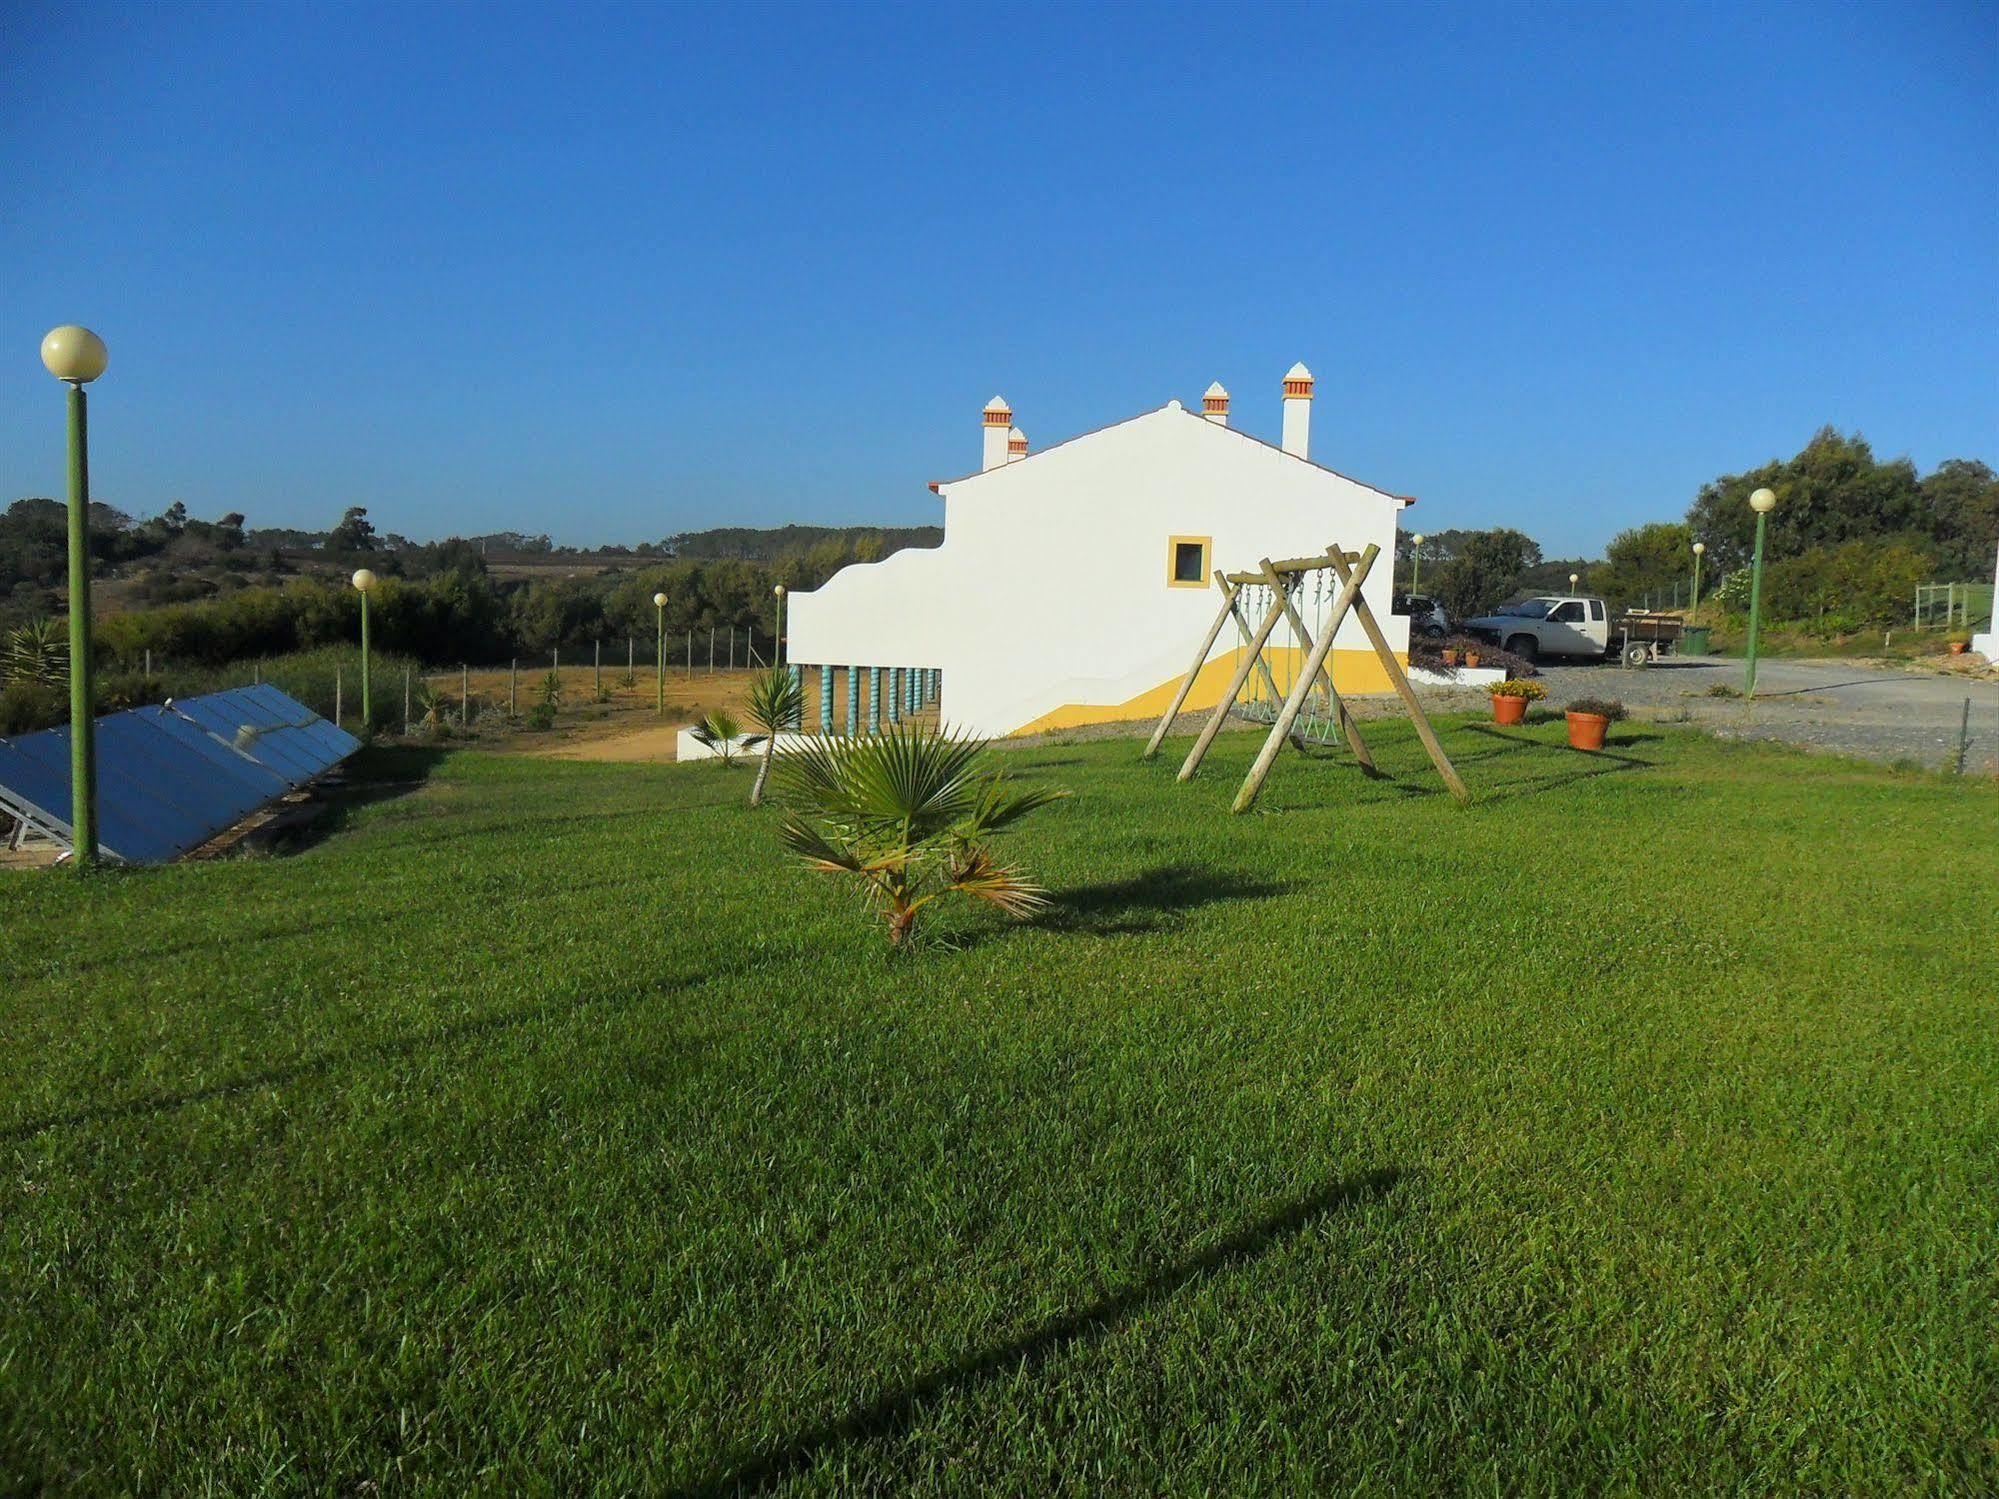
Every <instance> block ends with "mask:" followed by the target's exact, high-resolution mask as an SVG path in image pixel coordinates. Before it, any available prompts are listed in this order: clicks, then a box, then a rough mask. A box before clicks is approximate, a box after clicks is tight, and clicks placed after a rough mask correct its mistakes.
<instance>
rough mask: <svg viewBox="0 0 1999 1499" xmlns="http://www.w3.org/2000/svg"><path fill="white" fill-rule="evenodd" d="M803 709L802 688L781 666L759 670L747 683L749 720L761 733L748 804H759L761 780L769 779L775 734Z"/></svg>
mask: <svg viewBox="0 0 1999 1499" xmlns="http://www.w3.org/2000/svg"><path fill="white" fill-rule="evenodd" d="M804 712H805V689H804V688H803V687H801V686H800V685H799V683H798V679H797V678H796V677H794V676H793V675H792V674H791V669H790V668H789V667H785V666H773V667H772V668H771V669H770V670H769V671H765V672H759V673H758V674H757V677H756V680H755V681H753V682H751V683H750V700H749V714H750V722H751V723H753V724H755V725H756V727H757V728H758V729H759V730H761V731H762V733H763V751H764V752H763V759H762V761H761V762H760V763H759V764H758V765H757V778H756V782H755V783H754V784H753V785H752V786H751V787H750V805H751V806H752V807H758V806H762V805H763V799H764V783H765V782H766V781H768V780H769V779H770V766H771V761H772V760H773V759H774V758H775V757H776V755H777V736H778V735H779V734H780V733H782V732H783V731H784V730H786V729H788V728H791V727H792V726H793V725H795V724H796V723H797V722H798V720H799V719H800V717H802V716H803V714H804Z"/></svg>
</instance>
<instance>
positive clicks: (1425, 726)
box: [1143, 545, 1471, 812]
mask: <svg viewBox="0 0 1999 1499" xmlns="http://www.w3.org/2000/svg"><path fill="white" fill-rule="evenodd" d="M1380 552H1381V549H1380V548H1379V547H1377V546H1373V545H1370V546H1368V547H1367V548H1366V549H1365V550H1363V551H1359V552H1343V551H1341V550H1340V549H1339V547H1338V546H1329V547H1327V548H1326V550H1325V552H1324V553H1323V554H1321V555H1319V556H1317V557H1291V558H1287V559H1285V560H1284V561H1282V562H1272V561H1271V560H1270V559H1269V558H1268V557H1265V558H1263V559H1262V560H1261V561H1259V562H1258V563H1257V565H1256V571H1255V572H1239V573H1228V572H1223V571H1221V570H1220V569H1217V570H1216V572H1215V587H1216V588H1218V589H1220V590H1221V595H1222V607H1221V609H1220V610H1219V611H1218V612H1217V613H1216V615H1215V620H1214V623H1213V624H1211V625H1210V626H1209V627H1208V633H1207V634H1206V635H1205V636H1204V637H1203V638H1202V640H1201V646H1200V649H1199V650H1197V651H1196V652H1195V653H1194V664H1193V665H1192V666H1190V667H1188V668H1187V675H1186V678H1185V679H1184V680H1183V681H1182V682H1181V683H1180V687H1179V690H1178V691H1177V692H1175V693H1174V694H1173V701H1172V702H1170V703H1168V704H1167V706H1166V712H1165V713H1164V714H1163V715H1162V716H1161V717H1160V720H1159V727H1158V728H1156V729H1154V730H1153V731H1152V738H1151V740H1150V741H1149V742H1148V743H1147V744H1146V746H1145V754H1144V756H1143V758H1144V759H1147V760H1150V759H1152V758H1154V757H1155V756H1156V755H1157V754H1158V753H1159V746H1160V745H1161V743H1163V742H1164V741H1165V738H1166V736H1167V735H1168V734H1169V733H1171V732H1172V729H1173V720H1174V719H1175V718H1177V717H1178V716H1179V714H1180V709H1181V708H1182V706H1184V705H1185V703H1186V701H1187V694H1188V693H1190V692H1192V691H1193V690H1194V681H1195V679H1196V678H1197V677H1199V676H1200V674H1201V669H1202V668H1203V667H1205V666H1206V665H1207V664H1208V656H1209V653H1210V652H1211V651H1213V650H1214V648H1215V641H1216V640H1217V639H1219V638H1220V636H1221V633H1222V631H1223V630H1224V629H1225V628H1226V627H1227V626H1228V624H1229V622H1230V621H1231V620H1233V621H1234V622H1235V625H1236V628H1237V629H1238V630H1239V631H1240V632H1241V633H1242V636H1243V638H1244V640H1245V641H1246V642H1247V644H1246V646H1245V648H1244V650H1243V651H1242V654H1241V659H1240V660H1238V661H1237V662H1236V669H1235V672H1234V674H1233V675H1232V676H1231V677H1230V678H1229V684H1228V687H1227V688H1226V689H1225V690H1224V691H1223V693H1222V697H1221V701H1220V702H1218V703H1216V704H1215V709H1214V712H1213V713H1212V714H1210V715H1209V718H1208V721H1207V723H1205V724H1204V725H1202V727H1201V733H1200V736H1199V737H1198V738H1196V739H1195V741H1194V747H1193V748H1192V749H1191V750H1189V751H1188V752H1187V759H1186V761H1185V762H1184V763H1183V764H1182V765H1181V767H1180V777H1179V778H1180V779H1181V780H1183V781H1186V780H1190V779H1192V778H1193V775H1194V772H1195V771H1197V770H1199V769H1200V768H1201V761H1202V760H1203V759H1204V758H1206V756H1207V753H1208V746H1209V745H1211V744H1213V743H1214V741H1215V735H1217V734H1219V733H1220V732H1221V729H1222V725H1223V724H1224V723H1225V722H1226V721H1227V720H1228V716H1229V714H1230V713H1231V712H1233V711H1234V709H1235V705H1236V700H1237V699H1238V698H1239V697H1240V696H1241V695H1242V690H1243V686H1244V684H1246V683H1247V682H1248V681H1249V678H1250V673H1251V672H1258V673H1261V677H1262V682H1263V685H1264V687H1265V688H1266V689H1267V690H1268V691H1269V693H1270V696H1271V699H1272V701H1273V702H1277V703H1280V704H1281V706H1280V707H1279V708H1278V709H1277V713H1276V717H1275V719H1274V720H1273V721H1272V722H1271V725H1270V734H1269V737H1268V738H1266V739H1265V740H1264V741H1263V748H1262V749H1261V750H1260V751H1258V753H1257V756H1256V762H1255V763H1254V764H1253V765H1251V766H1250V768H1249V774H1248V775H1247V776H1245V777H1244V778H1243V783H1242V789H1241V790H1239V791H1237V792H1236V798H1235V805H1234V807H1233V808H1232V809H1231V810H1233V811H1236V812H1247V811H1248V810H1249V809H1250V808H1251V807H1253V806H1254V805H1256V798H1257V796H1258V795H1259V794H1260V793H1261V792H1262V790H1263V783H1264V781H1265V780H1266V779H1268V778H1269V775H1270V768H1271V766H1272V765H1274V764H1275V763H1276V760H1277V755H1278V751H1279V750H1280V749H1282V748H1283V746H1284V744H1285V743H1286V741H1290V742H1291V743H1292V744H1294V745H1295V746H1296V747H1297V748H1298V749H1300V750H1301V751H1302V750H1303V748H1304V745H1303V743H1302V742H1301V741H1300V740H1299V738H1298V737H1297V736H1296V735H1295V734H1294V730H1295V728H1296V726H1297V723H1298V717H1299V715H1300V714H1301V713H1302V712H1303V711H1304V710H1305V705H1306V700H1307V698H1308V697H1309V696H1310V695H1311V693H1312V692H1313V691H1314V690H1315V689H1319V688H1321V687H1323V691H1324V692H1325V695H1326V697H1327V698H1328V699H1329V701H1330V706H1331V709H1332V714H1333V716H1334V717H1335V718H1336V719H1337V720H1338V723H1339V727H1340V732H1341V734H1342V735H1343V736H1344V737H1345V739H1346V742H1347V745H1348V747H1349V748H1350V749H1352V751H1353V756H1354V759H1355V760H1357V761H1359V762H1360V767H1361V769H1362V770H1364V771H1366V772H1367V773H1368V774H1369V775H1375V774H1378V772H1377V771H1376V770H1375V767H1374V756H1373V755H1372V754H1371V753H1370V752H1369V750H1368V747H1367V741H1366V739H1364V738H1363V737H1362V735H1361V732H1360V724H1359V723H1358V722H1357V721H1356V720H1355V718H1354V716H1353V713H1352V712H1351V711H1350V710H1349V709H1348V708H1347V705H1346V704H1345V703H1344V702H1342V701H1341V700H1340V694H1339V692H1338V690H1337V689H1336V688H1335V687H1334V686H1333V670H1332V666H1331V664H1330V663H1329V661H1328V660H1327V658H1328V657H1329V656H1330V655H1331V654H1332V649H1333V637H1334V636H1336V635H1337V634H1338V633H1339V629H1340V625H1341V623H1342V622H1343V621H1344V620H1345V619H1346V617H1347V615H1348V614H1349V613H1352V614H1353V615H1355V616H1356V617H1357V618H1358V619H1359V620H1360V627H1361V629H1362V630H1363V631H1365V632H1366V634H1367V638H1368V642H1369V643H1370V644H1371V645H1372V646H1373V647H1374V654H1375V656H1376V658H1377V659H1378V660H1379V661H1380V662H1381V665H1382V669H1383V670H1384V671H1385V672H1386V673H1387V674H1388V680H1389V682H1390V683H1391V684H1392V685H1393V686H1394V688H1395V691H1396V694H1397V695H1398V696H1399V697H1401V699H1402V705H1403V707H1405V708H1406V709H1408V711H1409V718H1410V721H1411V722H1412V723H1413V724H1414V725H1415V726H1416V737H1417V738H1418V739H1420V740H1422V741H1423V748H1424V749H1425V750H1426V751H1428V753H1429V756H1430V763H1431V764H1433V765H1435V766H1436V767H1437V774H1438V775H1440V776H1442V777H1443V780H1444V784H1445V785H1446V786H1447V787H1449V788H1450V792H1451V795H1452V796H1455V797H1456V798H1457V799H1458V800H1459V801H1465V800H1467V799H1468V798H1469V797H1470V794H1471V793H1470V792H1468V791H1466V790H1465V783H1464V782H1463V781H1462V780H1460V779H1459V778H1458V773H1457V771H1456V769H1455V768H1454V767H1453V766H1452V765H1451V762H1450V758H1449V757H1448V756H1447V755H1445V753H1444V747H1443V745H1441V744H1439V743H1438V742H1437V735H1436V731H1435V730H1434V729H1432V728H1431V727H1430V720H1429V719H1428V718H1427V717H1425V716H1424V713H1423V706H1422V704H1420V703H1418V702H1417V701H1416V690H1415V689H1414V688H1413V687H1411V686H1410V685H1409V675H1408V673H1407V672H1405V671H1404V670H1403V669H1402V663H1401V662H1400V661H1397V660H1396V659H1395V653H1394V652H1393V651H1392V650H1390V649H1389V647H1388V639H1387V637H1386V636H1384V635H1383V634H1382V633H1381V625H1380V623H1379V621H1377V620H1376V619H1375V617H1374V611H1373V610H1372V609H1370V608H1369V607H1368V603H1367V599H1366V597H1365V595H1363V594H1362V593H1361V585H1362V584H1363V583H1365V582H1366V581H1367V576H1368V573H1369V572H1370V571H1372V569H1373V567H1374V563H1375V559H1376V558H1377V557H1378V556H1379V555H1380ZM1322 568H1323V569H1327V570H1329V571H1330V572H1331V573H1332V575H1333V577H1334V578H1335V579H1336V580H1337V582H1338V584H1339V591H1338V593H1337V594H1336V595H1335V596H1334V598H1333V604H1332V612H1331V614H1330V616H1328V617H1326V618H1324V619H1323V620H1322V621H1321V622H1320V626H1319V637H1318V639H1317V640H1316V641H1314V640H1313V638H1312V634H1311V631H1310V630H1309V629H1307V627H1306V625H1305V621H1304V619H1303V617H1302V616H1301V615H1300V614H1299V612H1298V608H1297V605H1296V603H1295V602H1294V601H1293V599H1292V592H1293V590H1294V589H1295V588H1297V587H1298V585H1299V584H1300V582H1301V581H1302V580H1303V578H1304V577H1305V575H1307V574H1309V573H1314V572H1317V571H1319V570H1320V569H1322ZM1258 586H1260V587H1263V588H1265V589H1267V590H1268V591H1269V594H1270V607H1269V608H1268V609H1267V610H1265V611H1264V615H1263V619H1262V621H1261V622H1260V623H1259V624H1258V625H1257V627H1256V628H1255V629H1254V630H1251V629H1250V627H1249V620H1248V619H1247V617H1246V616H1245V615H1244V614H1243V611H1242V596H1243V593H1244V590H1245V589H1247V588H1251V587H1258ZM1282 623H1288V624H1289V625H1290V627H1291V632H1292V636H1293V638H1294V639H1295V640H1296V641H1297V642H1298V646H1299V648H1300V649H1301V650H1303V651H1305V652H1306V657H1305V665H1304V667H1303V668H1302V669H1301V670H1300V671H1299V672H1298V675H1297V677H1296V678H1295V679H1294V680H1293V681H1292V683H1291V686H1290V690H1289V691H1288V692H1283V691H1280V690H1279V689H1278V686H1277V678H1276V676H1275V674H1274V673H1273V672H1272V671H1271V669H1270V663H1269V662H1268V661H1267V660H1265V659H1264V651H1265V649H1266V648H1267V647H1268V645H1269V643H1270V637H1271V635H1272V634H1273V633H1274V632H1275V631H1276V629H1277V627H1278V625H1279V624H1282Z"/></svg>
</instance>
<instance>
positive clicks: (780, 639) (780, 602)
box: [770, 583, 784, 666]
mask: <svg viewBox="0 0 1999 1499" xmlns="http://www.w3.org/2000/svg"><path fill="white" fill-rule="evenodd" d="M771 592H772V593H774V594H776V595H777V635H776V637H775V638H776V642H777V643H776V644H775V645H773V646H772V647H771V652H770V664H771V665H772V666H776V665H777V664H778V663H779V662H781V661H783V659H784V585H783V584H782V583H780V584H778V585H777V587H775V588H773V589H772V590H771Z"/></svg>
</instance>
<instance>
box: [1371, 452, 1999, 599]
mask: <svg viewBox="0 0 1999 1499" xmlns="http://www.w3.org/2000/svg"><path fill="white" fill-rule="evenodd" d="M1765 487H1767V488H1769V489H1770V490H1772V491H1773V492H1775V494H1776V496H1777V508H1776V509H1775V510H1774V511H1772V512H1771V514H1770V520H1769V525H1768V536H1767V538H1766V542H1765V569H1764V584H1763V586H1764V602H1765V607H1766V609H1767V610H1768V612H1769V616H1770V617H1771V618H1772V619H1778V620H1788V621H1796V622H1799V623H1801V624H1804V625H1807V626H1809V627H1811V628H1814V629H1817V630H1820V631H1823V632H1825V633H1834V632H1839V633H1844V632H1849V631H1852V630H1857V629H1860V628H1863V627H1868V626H1879V625H1892V624H1895V623H1898V622H1901V621H1905V620H1906V619H1907V618H1908V616H1909V610H1910V606H1911V602H1912V599H1913V596H1914V593H1915V588H1916V585H1917V584H1919V583H1925V582H1932V581H1958V582H1963V581H1982V580H1983V579H1984V578H1986V577H1988V576H1990V570H1991V567H1992V560H1993V554H1994V550H1995V548H1999V475H1995V474H1994V472H1993V470H1992V468H1991V467H1990V466H1989V465H1988V464H1985V463H1982V462H1979V461H1976V460H1972V459H1964V458H1952V459H1948V460H1946V461H1945V462H1943V463H1940V464H1938V465H1937V467H1936V468H1935V469H1933V470H1932V471H1931V472H1930V473H1928V474H1926V475H1919V474H1918V473H1917V471H1916V466H1915V465H1914V464H1913V463H1911V462H1910V461H1909V460H1908V459H1907V458H1894V459H1889V460H1886V461H1882V460H1880V459H1877V458H1876V457H1875V456H1874V451H1873V449H1872V448H1871V447H1870V446H1869V444H1868V442H1867V440H1866V439H1865V438H1864V437H1862V436H1860V435H1859V434H1858V433H1855V434H1853V435H1851V436H1848V435H1844V434H1842V433H1840V432H1837V431H1835V430H1834V429H1833V428H1831V427H1825V428H1822V429H1821V430H1820V431H1818V432H1817V433H1816V434H1814V435H1813V437H1812V439H1811V440H1810V441H1809V442H1807V443H1806V444H1805V446H1804V447H1803V448H1802V449H1801V450H1800V451H1799V452H1798V453H1797V454H1796V455H1795V456H1794V457H1791V458H1788V459H1772V460H1771V461H1770V462H1768V463H1765V464H1763V465H1762V466H1760V467H1758V468H1754V469H1750V470H1748V471H1746V472H1744V473H1740V474H1724V475H1722V476H1721V477H1720V478H1717V479H1714V480H1711V481H1710V482H1709V483H1707V484H1704V485H1702V486H1701V488H1700V491H1699V493H1698V494H1696V495H1695V497H1694V500H1693V503H1692V504H1691V505H1690V506H1689V507H1688V510H1687V514H1686V518H1685V519H1684V520H1678V521H1655V522H1652V523H1649V524H1646V525H1642V526H1634V527H1632V528H1630V529H1628V530H1624V531H1620V532H1619V533H1618V534H1617V535H1616V536H1615V537H1613V538H1612V539H1611V542H1610V544H1609V546H1608V547H1606V548H1605V550H1604V555H1603V556H1602V557H1601V558H1600V559H1584V558H1567V559H1560V560H1549V559H1545V558H1543V556H1542V555H1541V549H1540V547H1539V546H1538V545H1537V544H1536V543H1535V542H1534V541H1533V539H1532V538H1531V537H1528V536H1526V535H1525V534H1523V533H1521V532H1519V531H1516V530H1511V529H1508V528H1505V527H1499V528H1495V529H1492V530H1486V531H1443V532H1439V533H1438V534H1436V535H1435V536H1428V537H1425V539H1424V542H1423V544H1422V546H1421V547H1420V548H1418V553H1419V556H1420V559H1421V561H1420V566H1421V581H1422V583H1423V587H1424V591H1425V592H1428V593H1434V594H1435V595H1436V596H1437V597H1438V599H1439V601H1440V602H1441V603H1442V604H1443V606H1444V609H1445V611H1446V612H1447V613H1448V614H1450V615H1451V617H1452V618H1454V619H1463V618H1470V617H1473V616H1475V615H1478V614H1483V613H1485V612H1487V611H1489V610H1490V609H1492V608H1494V607H1495V606H1497V605H1499V604H1501V603H1503V602H1505V601H1506V600H1507V599H1509V598H1515V597H1518V596H1520V595H1521V594H1523V593H1544V592H1566V591H1567V588H1568V578H1569V574H1570V573H1577V574H1580V575H1581V577H1582V583H1581V585H1580V586H1581V587H1582V588H1583V589H1584V590H1585V591H1587V592H1590V593H1595V594H1601V595H1603V596H1604V597H1605V598H1606V599H1608V600H1609V601H1610V602H1611V603H1612V604H1613V605H1614V606H1617V607H1620V608H1621V607H1629V606H1631V605H1635V604H1637V603H1639V602H1640V601H1641V600H1643V599H1645V598H1648V597H1650V598H1652V599H1654V600H1658V599H1664V598H1669V597H1671V596H1673V594H1674V591H1675V590H1676V589H1678V590H1679V592H1680V596H1681V597H1682V598H1684V597H1686V596H1687V593H1688V592H1689V585H1690V573H1691V570H1692V565H1693V544H1694V542H1695V541H1700V542H1702V543H1704V544H1705V546H1706V549H1707V550H1706V553H1705V555H1704V556H1703V558H1702V565H1703V584H1702V591H1703V594H1704V595H1708V594H1709V591H1710V590H1712V595H1711V596H1712V597H1713V598H1714V599H1715V602H1716V604H1717V606H1718V607H1721V608H1731V607H1735V608H1746V606H1747V594H1746V589H1747V586H1748V581H1749V579H1748V572H1747V569H1746V564H1747V563H1748V561H1749V557H1750V550H1751V548H1752V547H1753V545H1754V543H1755V536H1756V516H1755V512H1754V511H1753V510H1751V509H1750V507H1749V496H1750V495H1751V494H1752V493H1754V492H1755V491H1756V490H1758V489H1761V488H1765ZM1407 576H1408V574H1407V570H1406V569H1405V570H1404V573H1403V575H1402V579H1403V581H1404V582H1405V583H1406V581H1407ZM1738 592H1741V593H1742V594H1743V597H1742V599H1741V600H1740V601H1738V600H1737V599H1736V598H1735V595H1736V593H1738Z"/></svg>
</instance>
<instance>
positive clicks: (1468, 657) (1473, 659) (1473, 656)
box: [1465, 651, 1478, 666]
mask: <svg viewBox="0 0 1999 1499" xmlns="http://www.w3.org/2000/svg"><path fill="white" fill-rule="evenodd" d="M1465 665H1466V666H1476V665H1478V652H1477V651H1466V652H1465Z"/></svg>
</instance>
